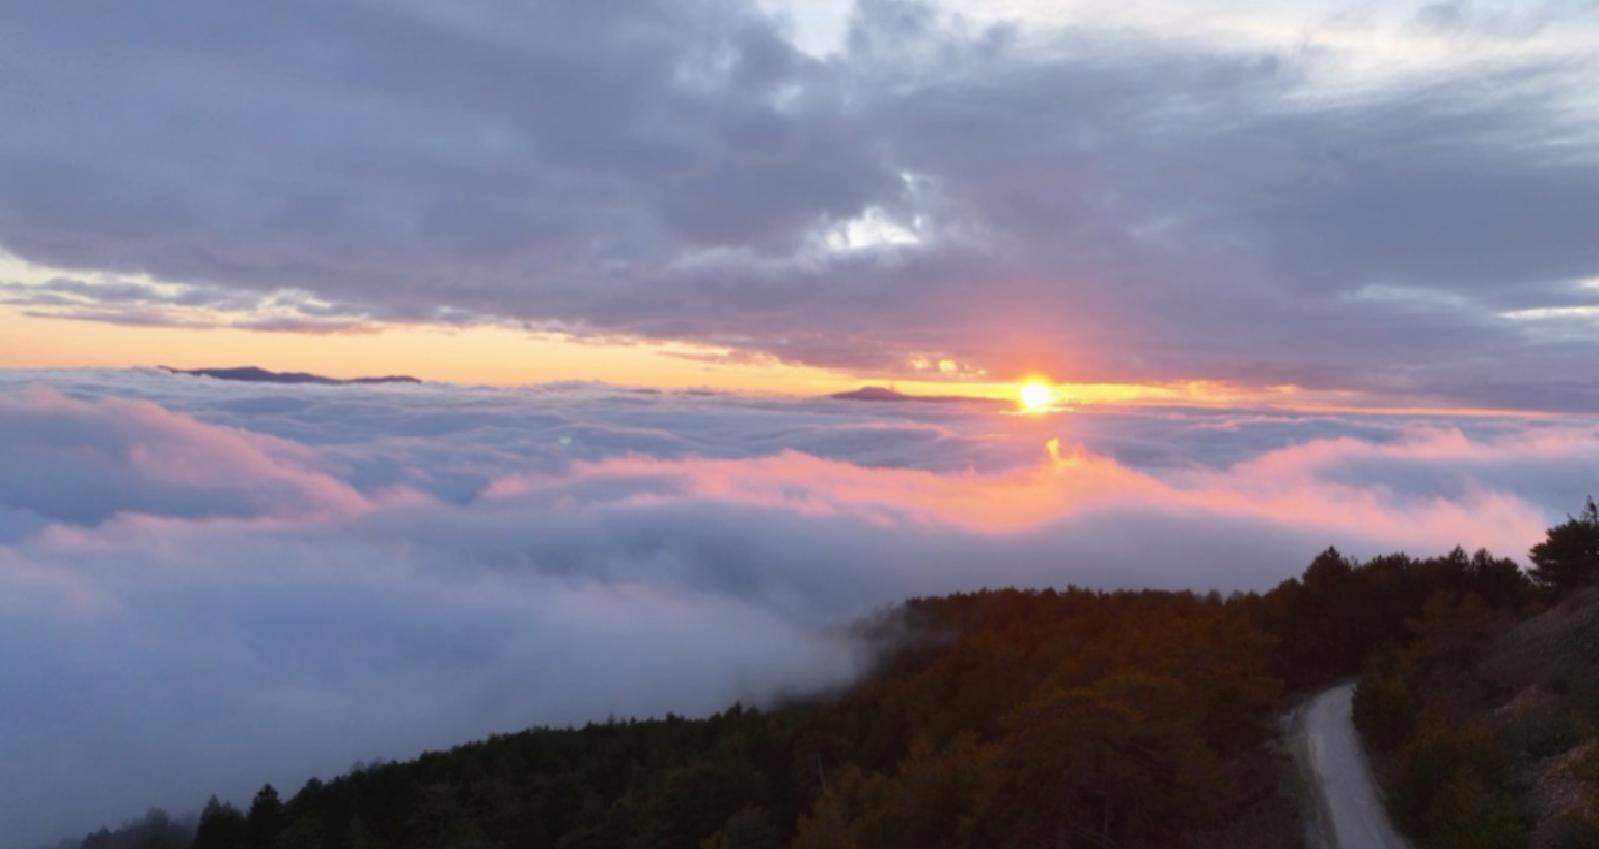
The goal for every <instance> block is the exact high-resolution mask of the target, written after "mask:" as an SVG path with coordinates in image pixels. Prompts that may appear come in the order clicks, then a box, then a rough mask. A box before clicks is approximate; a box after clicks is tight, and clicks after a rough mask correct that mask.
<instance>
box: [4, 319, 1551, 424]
mask: <svg viewBox="0 0 1599 849" xmlns="http://www.w3.org/2000/svg"><path fill="white" fill-rule="evenodd" d="M157 365H166V366H173V367H175V368H208V367H224V366H245V365H251V366H259V367H261V368H266V369H272V370H274V371H309V372H316V373H318V374H325V375H328V376H329V377H337V378H351V377H362V376H372V375H382V374H409V375H412V376H414V377H417V378H420V379H422V380H430V381H447V382H454V383H464V384H485V385H497V386H516V385H526V384H536V383H547V382H553V381H567V380H572V381H576V380H591V381H599V382H604V383H610V384H614V385H617V386H624V387H649V388H658V389H713V390H719V391H729V392H742V393H756V394H778V395H802V396H803V395H824V394H831V393H835V392H842V391H848V390H852V389H859V388H861V387H863V386H883V387H891V388H894V389H896V390H898V391H900V392H902V393H904V394H907V395H934V396H959V397H964V398H973V399H987V400H991V401H995V402H1001V403H1003V402H1006V401H1009V402H1010V403H1013V404H1015V405H1016V407H1017V409H1018V410H1019V411H1021V412H1027V413H1035V412H1042V411H1044V410H1048V409H1056V408H1059V407H1061V406H1062V405H1064V404H1067V403H1070V404H1071V405H1072V406H1093V405H1110V406H1117V405H1125V406H1139V405H1162V404H1167V405H1175V406H1195V407H1216V406H1250V407H1255V408H1275V409H1293V410H1319V411H1337V410H1350V411H1365V412H1387V413H1395V414H1401V413H1417V412H1426V413H1456V414H1466V415H1505V414H1515V415H1540V413H1538V412H1537V411H1522V410H1502V409H1482V408H1469V407H1452V406H1449V405H1444V404H1439V405H1428V404H1415V405H1394V404H1384V403H1382V402H1381V401H1380V400H1378V399H1374V398H1371V397H1367V396H1365V395H1363V394H1360V393H1355V392H1347V391H1340V390H1306V389H1303V388H1300V387H1297V386H1292V385H1284V386H1261V387H1249V386H1239V385H1236V384H1229V383H1225V382H1219V381H1207V380H1179V381H1169V382H1164V383H1116V382H1082V383H1079V382H1069V381H1068V382H1051V381H1046V380H1044V379H1042V378H1040V377H1034V376H1030V377H1027V378H1025V379H1023V380H1022V381H1019V382H1017V381H996V380H985V379H981V378H973V377H970V376H967V377H959V376H955V375H950V374H947V373H942V372H940V373H941V374H942V376H940V377H934V376H929V377H927V378H918V377H916V376H914V375H910V376H907V375H903V374H884V373H879V372H851V371H847V370H843V369H833V368H824V367H820V366H809V365H799V364H794V363H787V362H782V361H780V360H778V359H776V358H773V357H767V356H761V355H758V354H750V353H748V352H741V351H738V350H735V349H732V348H728V347H719V346H713V345H701V344H693V343H686V342H659V341H647V340H638V339H620V338H598V337H581V336H575V335H569V334H559V333H549V332H535V331H529V330H525V329H520V328H515V327H509V326H503V325H485V326H469V327H451V326H438V325H426V324H386V325H381V326H378V327H376V328H375V329H373V330H372V332H367V333H360V334H350V333H345V334H339V333H328V334H306V333H285V332H276V333H274V332H266V331H261V330H254V329H248V328H240V327H227V326H200V327H193V326H191V327H169V326H133V325H121V324H108V323H102V322H90V321H75V320H71V319H67V318H56V317H48V316H42V315H37V314H33V315H30V314H28V313H27V312H26V311H25V310H23V309H21V308H17V307H4V306H0V368H134V367H150V366H157ZM1035 383H1036V384H1038V386H1039V387H1040V388H1028V387H1029V386H1030V385H1031V384H1035ZM1023 393H1025V394H1027V395H1029V396H1032V397H1033V398H1034V399H1035V403H1034V404H1028V403H1027V401H1026V400H1025V399H1024V398H1023V397H1022V395H1023ZM1046 395H1047V400H1043V402H1042V403H1036V399H1045V397H1046Z"/></svg>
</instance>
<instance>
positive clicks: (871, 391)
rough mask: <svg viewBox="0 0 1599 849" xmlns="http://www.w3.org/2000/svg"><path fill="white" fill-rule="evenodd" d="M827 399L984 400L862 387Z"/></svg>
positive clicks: (944, 402)
mask: <svg viewBox="0 0 1599 849" xmlns="http://www.w3.org/2000/svg"><path fill="white" fill-rule="evenodd" d="M827 397H829V398H838V399H841V400H845V401H932V402H935V403H942V404H951V403H956V402H959V401H977V400H984V399H982V398H974V397H971V396H967V395H906V394H905V393H903V392H901V391H899V390H898V389H890V388H889V387H886V386H862V387H861V388H859V389H851V390H849V391H848V392H835V393H833V394H832V395H829V396H827Z"/></svg>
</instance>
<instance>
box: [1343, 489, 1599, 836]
mask: <svg viewBox="0 0 1599 849" xmlns="http://www.w3.org/2000/svg"><path fill="white" fill-rule="evenodd" d="M1531 560H1532V562H1533V564H1534V567H1533V569H1532V571H1531V573H1530V575H1529V576H1528V577H1527V579H1526V580H1524V581H1523V585H1522V587H1521V588H1520V590H1519V591H1518V595H1519V596H1520V597H1521V599H1522V600H1521V602H1520V603H1519V604H1510V605H1506V604H1503V603H1496V602H1502V601H1503V599H1502V598H1496V597H1492V596H1484V595H1481V594H1474V593H1468V594H1456V595H1441V596H1438V597H1435V598H1433V599H1432V600H1431V601H1430V602H1429V603H1428V605H1427V606H1426V609H1425V610H1424V611H1423V613H1422V615H1421V616H1419V617H1416V618H1414V619H1413V620H1411V622H1410V625H1409V627H1408V629H1407V631H1408V633H1407V634H1406V635H1405V639H1403V640H1402V641H1395V642H1393V643H1391V644H1389V645H1386V646H1384V647H1383V648H1381V649H1379V650H1378V651H1375V652H1373V653H1372V655H1371V657H1370V659H1369V661H1368V662H1367V664H1366V667H1365V670H1364V672H1363V674H1362V675H1361V679H1360V685H1359V688H1358V689H1357V691H1356V696H1355V720H1356V722H1357V724H1358V726H1359V727H1360V729H1361V731H1362V733H1363V734H1364V736H1365V738H1366V741H1367V743H1368V745H1369V747H1370V748H1371V749H1372V750H1373V751H1374V752H1375V754H1376V755H1377V760H1378V763H1379V765H1380V766H1381V768H1382V772H1383V773H1384V777H1385V779H1386V781H1385V784H1386V785H1387V789H1388V792H1389V807H1390V809H1391V810H1392V811H1393V813H1394V815H1395V817H1396V818H1397V819H1398V820H1399V822H1400V823H1401V825H1402V826H1404V827H1405V828H1406V829H1407V830H1408V831H1409V832H1410V833H1411V834H1413V835H1414V836H1415V837H1416V838H1417V839H1418V841H1419V842H1420V843H1421V844H1422V845H1423V846H1426V847H1428V849H1522V847H1528V846H1533V847H1538V849H1582V847H1595V846H1599V589H1596V588H1594V587H1593V586H1592V585H1593V584H1594V583H1595V581H1596V579H1599V507H1596V506H1595V505H1594V503H1593V501H1592V500H1590V501H1589V502H1588V504H1587V506H1586V507H1585V509H1584V510H1583V511H1582V513H1581V514H1579V515H1577V516H1574V517H1572V518H1571V519H1570V520H1569V521H1567V522H1565V523H1563V524H1561V525H1559V526H1557V527H1555V528H1551V529H1550V531H1549V535H1548V538H1547V539H1546V540H1545V541H1544V542H1543V543H1540V544H1539V545H1538V546H1536V547H1535V548H1534V549H1533V550H1532V555H1531ZM1518 614H1523V615H1518Z"/></svg>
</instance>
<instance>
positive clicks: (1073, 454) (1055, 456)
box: [485, 429, 1599, 579]
mask: <svg viewBox="0 0 1599 849" xmlns="http://www.w3.org/2000/svg"><path fill="white" fill-rule="evenodd" d="M1574 452H1576V453H1586V454H1588V455H1590V456H1599V442H1596V440H1595V439H1594V437H1593V436H1592V435H1591V434H1587V433H1585V432H1581V431H1569V432H1563V433H1553V432H1551V433H1539V432H1533V433H1523V434H1515V435H1511V436H1506V437H1502V438H1498V439H1493V440H1476V441H1474V440H1471V439H1469V438H1467V437H1466V436H1464V435H1463V434H1462V433H1461V432H1459V431H1458V430H1453V429H1431V430H1427V429H1424V430H1418V431H1417V432H1416V434H1415V435H1414V436H1413V437H1412V438H1409V439H1405V440H1402V441H1399V442H1395V443H1389V444H1376V443H1370V442H1364V441H1361V440H1357V439H1350V438H1335V439H1324V440H1312V441H1307V442H1303V443H1300V444H1297V445H1293V446H1290V447H1287V448H1282V449H1278V450H1274V451H1270V452H1267V453H1265V454H1262V455H1260V456H1258V457H1256V458H1254V459H1251V460H1248V461H1246V462H1243V463H1239V464H1237V465H1235V466H1232V467H1230V468H1227V469H1223V470H1220V471H1209V472H1189V473H1182V474H1176V475H1172V476H1169V477H1167V478H1163V477H1157V476H1155V475H1153V474H1150V473H1146V472H1143V471H1140V470H1136V469H1132V468H1129V467H1127V466H1125V465H1122V464H1120V463H1118V462H1117V461H1116V460H1114V459H1113V458H1110V457H1108V456H1104V455H1101V454H1096V453H1093V452H1091V451H1088V450H1087V449H1085V448H1083V447H1081V446H1074V447H1070V448H1060V447H1058V443H1056V442H1055V441H1053V440H1052V441H1051V442H1050V443H1049V444H1048V445H1047V446H1045V447H1044V449H1042V450H1041V451H1040V455H1041V457H1040V460H1039V461H1038V462H1037V463H1035V464H1032V465H1029V466H1025V467H1022V468H1018V469H1012V470H1009V471H1004V472H999V473H980V472H973V471H967V472H961V473H953V474H950V473H935V472H929V471H924V470H918V469H897V468H874V467H865V466H859V465H855V464H851V463H848V462H841V461H836V460H828V459H823V458H818V457H813V456H809V455H806V454H801V453H797V452H784V453H781V454H777V455H774V456H768V457H759V458H745V459H709V458H686V459H660V458H653V457H647V456H639V455H629V456H625V457H619V458H613V459H608V460H603V461H600V462H595V463H584V464H579V465H576V466H574V467H573V468H572V469H571V470H569V471H568V472H566V473H564V474H560V475H550V476H519V477H509V478H504V479H501V480H499V481H497V482H495V483H494V484H493V485H491V486H490V487H489V488H488V490H487V491H486V493H485V494H486V495H487V496H489V497H491V498H507V497H514V496H517V495H542V496H544V498H543V499H541V502H542V503H548V504H549V505H550V506H552V507H554V508H555V509H571V508H574V507H577V506H582V505H584V504H587V503H589V502H591V501H593V500H602V501H608V502H626V503H631V504H638V505H646V504H663V503H670V502H673V501H677V500H711V501H719V502H727V503H732V504H739V505H744V506H752V507H762V508H768V509H775V510H783V511H788V512H793V513H799V514H807V515H815V516H847V517H851V518H854V519H857V520H865V521H868V522H872V523H876V524H881V525H886V526H902V527H917V526H920V527H926V528H954V529H961V530H964V531H967V532H972V533H979V534H985V535H995V534H1025V533H1028V532H1030V531H1035V530H1039V529H1042V528H1046V527H1049V526H1052V525H1059V524H1062V523H1070V522H1074V521H1077V520H1080V519H1081V518H1083V517H1084V516H1085V515H1087V514H1090V513H1096V512H1105V511H1115V512H1125V511H1139V510H1143V511H1147V512H1148V513H1149V514H1150V517H1151V527H1153V528H1156V529H1157V531H1156V532H1157V533H1158V526H1159V524H1160V522H1159V520H1158V519H1157V518H1156V516H1157V515H1172V514H1180V515H1185V516H1191V517H1197V516H1206V515H1210V516H1214V517H1217V518H1226V519H1229V520H1252V521H1257V522H1259V523H1261V524H1264V525H1275V526H1281V527H1285V528H1291V529H1295V530H1300V531H1304V532H1307V533H1312V534H1316V535H1318V536H1321V537H1323V538H1326V539H1328V540H1329V541H1332V542H1337V541H1340V540H1351V541H1358V542H1363V543H1367V544H1377V545H1385V546H1388V547H1391V548H1395V549H1400V548H1402V549H1409V550H1412V551H1421V552H1433V551H1442V550H1446V549H1448V548H1450V547H1453V546H1455V545H1465V546H1467V547H1473V548H1475V547H1479V546H1480V547H1487V548H1490V549H1492V550H1494V551H1497V552H1500V553H1503V554H1509V555H1516V556H1519V555H1520V554H1521V553H1522V552H1524V551H1525V550H1526V549H1527V547H1528V546H1530V545H1531V544H1532V543H1533V542H1535V541H1536V540H1537V539H1538V538H1539V537H1540V536H1541V535H1542V532H1543V529H1544V528H1545V527H1546V525H1547V520H1546V518H1545V517H1544V516H1543V515H1542V514H1541V513H1540V511H1539V510H1538V509H1536V508H1535V507H1534V506H1533V505H1531V504H1529V503H1528V502H1527V501H1526V500H1525V499H1523V498H1522V497H1521V496H1520V495H1518V494H1517V493H1514V492H1511V491H1507V490H1504V489H1500V488H1496V487H1495V486H1493V485H1492V484H1490V483H1487V482H1484V481H1480V480H1475V479H1472V478H1471V477H1470V472H1471V470H1470V469H1469V468H1463V469H1461V470H1460V471H1461V474H1462V475H1463V476H1465V477H1464V479H1463V481H1462V482H1461V485H1460V487H1459V489H1458V492H1455V493H1453V494H1449V495H1444V494H1436V493H1434V494H1414V493H1409V492H1405V491H1403V490H1402V489H1401V488H1397V487H1394V486H1391V485H1390V483H1389V482H1388V481H1385V480H1383V479H1382V477H1381V475H1380V474H1379V475H1373V476H1372V477H1371V479H1369V480H1351V479H1350V478H1349V476H1347V475H1342V474H1341V473H1342V472H1343V471H1344V469H1345V467H1346V466H1348V465H1350V464H1353V463H1356V462H1361V461H1373V460H1375V461H1378V462H1382V463H1388V464H1392V465H1398V464H1402V463H1410V464H1418V465H1423V466H1435V467H1436V466H1451V465H1459V464H1463V463H1468V462H1470V463H1478V464H1481V463H1506V464H1511V463H1517V462H1524V461H1532V460H1540V459H1548V458H1559V457H1565V456H1570V455H1571V454H1573V453H1574ZM545 499H547V501H545ZM1356 544H1357V545H1358V543H1356ZM1209 577H1210V578H1212V579H1215V578H1218V577H1221V576H1209Z"/></svg>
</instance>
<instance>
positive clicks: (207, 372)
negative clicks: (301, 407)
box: [160, 366, 422, 384]
mask: <svg viewBox="0 0 1599 849" xmlns="http://www.w3.org/2000/svg"><path fill="white" fill-rule="evenodd" d="M160 368H161V369H162V370H164V371H167V372H170V373H172V374H187V375H191V376H193V377H212V378H216V379H217V380H237V381H243V382H245V383H324V384H353V383H421V382H422V381H420V380H418V379H416V378H414V377H411V376H410V375H408V374H390V375H383V376H381V377H353V378H349V379H340V378H336V377H324V376H323V375H320V374H311V373H310V372H304V371H269V370H267V369H264V368H259V367H257V366H233V367H229V368H196V369H182V368H173V367H171V366H160Z"/></svg>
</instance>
